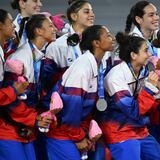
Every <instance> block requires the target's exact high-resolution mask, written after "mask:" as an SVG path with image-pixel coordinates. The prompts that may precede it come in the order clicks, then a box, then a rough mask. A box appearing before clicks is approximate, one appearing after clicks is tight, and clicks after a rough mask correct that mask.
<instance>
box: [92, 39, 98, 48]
mask: <svg viewBox="0 0 160 160" xmlns="http://www.w3.org/2000/svg"><path fill="white" fill-rule="evenodd" d="M92 45H93V48H99V41H98V40H93V41H92Z"/></svg>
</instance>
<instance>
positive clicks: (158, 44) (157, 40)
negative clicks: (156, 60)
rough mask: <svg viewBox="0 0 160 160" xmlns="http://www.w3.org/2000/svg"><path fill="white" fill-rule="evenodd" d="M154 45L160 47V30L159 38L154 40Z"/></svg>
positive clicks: (159, 32)
mask: <svg viewBox="0 0 160 160" xmlns="http://www.w3.org/2000/svg"><path fill="white" fill-rule="evenodd" d="M152 45H153V46H154V47H156V48H160V30H159V31H158V32H157V38H156V39H154V40H153V41H152Z"/></svg>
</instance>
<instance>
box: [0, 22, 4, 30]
mask: <svg viewBox="0 0 160 160" xmlns="http://www.w3.org/2000/svg"><path fill="white" fill-rule="evenodd" d="M3 27H4V23H2V22H0V30H2V29H3Z"/></svg>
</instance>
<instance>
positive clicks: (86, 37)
mask: <svg viewBox="0 0 160 160" xmlns="http://www.w3.org/2000/svg"><path fill="white" fill-rule="evenodd" d="M102 29H103V26H102V25H93V26H90V27H88V28H86V29H85V30H84V31H83V33H82V40H81V42H80V48H81V50H82V51H86V50H89V51H90V52H91V53H93V45H92V42H93V41H94V40H99V39H100V35H101V31H102Z"/></svg>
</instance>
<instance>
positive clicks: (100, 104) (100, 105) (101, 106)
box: [96, 98, 107, 111]
mask: <svg viewBox="0 0 160 160" xmlns="http://www.w3.org/2000/svg"><path fill="white" fill-rule="evenodd" d="M96 107H97V110H99V111H105V110H106V109H107V102H106V100H105V99H103V98H101V99H98V101H97V103H96Z"/></svg>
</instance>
